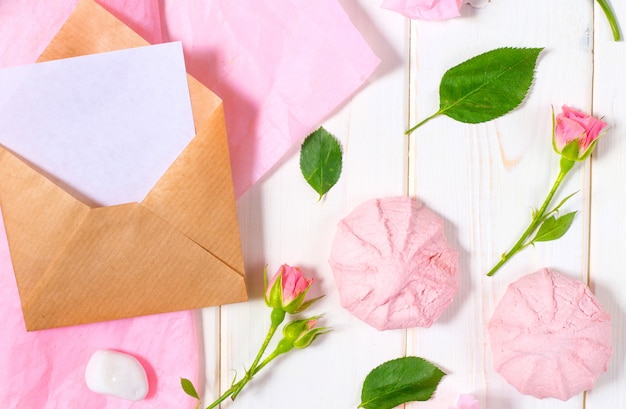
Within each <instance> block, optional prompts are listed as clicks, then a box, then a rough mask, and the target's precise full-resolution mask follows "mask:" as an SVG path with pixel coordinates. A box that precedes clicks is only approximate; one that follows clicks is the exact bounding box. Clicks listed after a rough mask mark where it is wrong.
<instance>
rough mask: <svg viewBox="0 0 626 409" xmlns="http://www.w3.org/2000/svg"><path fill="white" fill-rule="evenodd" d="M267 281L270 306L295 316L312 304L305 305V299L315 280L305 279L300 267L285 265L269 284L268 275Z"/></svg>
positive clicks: (266, 295)
mask: <svg viewBox="0 0 626 409" xmlns="http://www.w3.org/2000/svg"><path fill="white" fill-rule="evenodd" d="M265 281H266V287H265V303H266V304H267V305H268V306H270V307H272V308H276V309H280V310H283V311H285V312H288V313H290V314H293V313H295V312H300V311H302V310H303V309H304V308H306V307H307V306H308V305H310V302H308V303H304V297H305V296H306V293H307V291H308V290H309V287H311V284H313V280H311V279H308V278H306V277H304V275H302V270H300V269H299V268H298V267H292V266H289V265H287V264H283V265H282V266H280V268H279V269H278V271H276V274H274V277H272V279H271V280H269V282H268V281H267V275H266V276H265Z"/></svg>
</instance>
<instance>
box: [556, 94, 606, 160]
mask: <svg viewBox="0 0 626 409" xmlns="http://www.w3.org/2000/svg"><path fill="white" fill-rule="evenodd" d="M606 125H607V124H606V122H603V121H601V120H599V119H597V118H594V117H593V116H591V115H589V114H587V113H585V112H582V111H579V110H577V109H574V108H570V107H568V106H567V105H564V106H563V112H562V113H560V114H558V115H557V116H556V120H555V125H554V135H553V140H552V142H553V144H554V150H555V151H556V152H557V153H559V154H561V155H563V156H565V157H566V158H567V159H569V160H583V159H585V158H586V157H587V156H589V155H588V154H589V153H591V150H593V146H594V145H595V144H594V142H595V141H597V140H598V138H599V137H600V136H601V131H602V130H603V129H604V128H605V127H606ZM574 141H577V142H578V143H577V147H574V145H572V144H571V142H574ZM568 145H570V146H572V149H574V150H573V151H572V150H569V149H566V147H567V146H568Z"/></svg>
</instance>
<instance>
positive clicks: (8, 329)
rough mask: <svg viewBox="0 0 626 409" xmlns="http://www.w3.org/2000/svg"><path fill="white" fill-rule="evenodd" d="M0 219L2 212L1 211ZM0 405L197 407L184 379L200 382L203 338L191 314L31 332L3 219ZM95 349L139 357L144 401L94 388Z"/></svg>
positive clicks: (19, 408) (12, 408) (14, 408)
mask: <svg viewBox="0 0 626 409" xmlns="http://www.w3.org/2000/svg"><path fill="white" fill-rule="evenodd" d="M0 216H1V215H0ZM0 300H1V301H0V322H2V336H0V368H1V370H0V385H2V387H0V406H1V407H2V408H3V409H25V408H37V409H58V408H98V409H162V408H174V407H175V408H181V409H185V408H188V409H191V408H193V407H195V401H194V400H193V399H191V398H188V397H187V396H186V395H185V394H184V392H183V391H182V389H181V387H180V377H187V378H189V379H192V380H193V381H194V382H197V379H198V365H199V363H198V355H199V351H198V341H197V334H196V325H195V317H194V314H193V313H192V312H189V311H186V312H179V313H171V314H162V315H153V316H148V317H140V318H132V319H126V320H119V321H110V322H105V323H98V324H90V325H81V326H76V327H66V328H57V329H51V330H44V331H35V332H26V330H25V326H24V319H23V317H22V310H21V308H20V300H19V296H18V292H17V285H16V283H15V276H14V275H13V267H12V265H11V258H10V255H9V246H8V243H7V239H6V233H5V229H4V223H3V222H2V218H1V217H0ZM98 349H112V350H116V351H120V352H124V353H127V354H130V355H132V356H134V357H135V358H137V359H138V360H139V362H140V363H141V364H142V365H143V367H144V368H145V369H146V373H147V375H148V382H149V387H150V389H149V392H148V396H147V397H146V399H144V400H141V401H137V402H131V401H126V400H122V399H120V398H116V397H110V396H105V395H100V394H97V393H94V392H92V391H90V390H89V389H88V388H87V385H86V384H85V368H86V366H87V362H88V361H89V358H90V357H91V355H92V354H93V353H94V352H95V351H96V350H98Z"/></svg>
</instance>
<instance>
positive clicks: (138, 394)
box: [85, 349, 148, 401]
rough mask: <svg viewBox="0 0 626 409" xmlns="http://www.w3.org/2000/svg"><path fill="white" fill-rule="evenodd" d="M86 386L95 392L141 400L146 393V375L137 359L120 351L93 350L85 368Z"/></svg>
mask: <svg viewBox="0 0 626 409" xmlns="http://www.w3.org/2000/svg"><path fill="white" fill-rule="evenodd" d="M85 381H86V382H87V387H89V389H91V390H92V391H94V392H96V393H102V394H105V395H112V396H116V397H118V398H122V399H127V400H133V401H136V400H141V399H143V398H145V397H146V395H147V394H148V377H147V376H146V371H145V369H144V368H143V366H141V364H140V363H139V361H138V360H137V359H136V358H135V357H133V356H130V355H128V354H124V353H122V352H116V351H110V350H105V349H101V350H99V351H96V352H94V354H93V355H92V356H91V358H90V359H89V362H88V363H87V369H86V370H85Z"/></svg>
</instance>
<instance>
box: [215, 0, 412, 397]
mask: <svg viewBox="0 0 626 409" xmlns="http://www.w3.org/2000/svg"><path fill="white" fill-rule="evenodd" d="M342 5H343V6H344V8H345V9H346V12H347V13H348V15H349V16H350V18H351V19H352V21H353V22H354V24H355V25H356V26H357V27H358V28H359V29H360V30H361V32H362V33H363V34H364V36H365V37H366V39H367V41H368V42H369V44H370V45H371V47H372V48H373V49H374V51H375V52H376V53H377V55H378V56H379V57H381V59H382V60H383V62H382V64H381V66H380V67H379V69H378V70H377V71H376V72H375V74H374V76H373V77H372V78H371V79H370V81H369V82H368V84H366V86H365V87H364V88H363V89H362V90H361V91H360V92H359V93H358V94H357V95H356V96H355V97H354V98H353V99H352V100H351V101H349V102H348V103H347V104H346V105H345V106H344V107H343V109H341V110H340V111H339V112H337V113H335V115H333V116H332V118H329V119H328V120H327V121H326V122H325V123H324V124H323V125H324V127H326V129H328V130H329V131H330V132H332V133H333V134H335V135H336V136H337V138H338V139H340V141H341V144H342V146H343V150H344V168H343V174H342V176H341V179H340V181H339V183H338V184H337V185H336V186H335V187H334V188H333V189H332V190H331V191H330V193H329V194H328V195H327V196H326V197H325V198H324V199H323V200H322V201H321V202H318V201H317V194H316V193H315V192H314V191H313V190H312V189H311V188H310V187H309V186H308V185H307V184H306V182H305V181H304V179H303V177H302V176H301V174H300V170H299V147H295V148H294V149H292V150H291V152H290V153H289V154H288V155H287V157H286V158H285V159H284V160H283V161H282V163H280V164H279V165H278V166H277V167H276V169H275V171H273V172H272V173H271V174H270V175H269V176H268V177H267V178H265V180H264V181H262V182H261V183H259V184H257V185H256V186H254V187H253V188H252V189H251V190H250V191H249V192H248V193H246V194H245V195H244V196H243V197H242V198H241V199H240V200H239V203H238V205H239V208H238V209H239V220H240V224H241V231H242V238H243V246H244V257H245V262H246V268H247V272H248V277H247V278H248V288H249V291H250V296H251V301H250V302H247V303H243V304H238V305H231V306H225V307H223V308H222V318H221V321H222V328H221V345H222V346H221V348H222V354H221V388H222V390H224V389H226V388H227V387H228V386H229V384H230V380H231V379H232V376H233V374H234V372H233V370H236V371H237V372H238V373H239V376H241V375H242V374H243V372H242V371H243V367H244V365H249V364H250V362H252V359H253V358H254V355H255V354H256V351H257V349H258V347H259V346H260V344H261V343H262V341H263V338H264V336H265V331H266V330H267V328H268V326H269V312H270V311H269V308H267V307H265V306H264V302H263V299H262V297H263V296H262V293H263V290H262V287H263V280H262V269H263V266H264V265H265V264H267V265H268V268H269V270H270V271H271V273H272V274H273V273H274V271H275V270H276V269H277V268H278V267H279V265H280V264H282V263H288V264H291V265H299V266H301V267H302V268H303V270H304V271H305V273H307V274H308V275H311V276H314V277H315V278H316V283H315V284H314V287H313V289H312V290H311V291H312V293H313V294H312V295H320V294H326V297H325V298H324V299H322V300H321V301H320V302H319V303H318V304H316V305H315V306H313V307H312V308H311V311H310V312H307V313H306V315H307V316H309V315H311V314H319V313H322V312H327V315H325V317H324V318H323V319H322V320H321V325H325V326H332V327H333V328H334V331H333V332H331V333H330V334H328V335H325V336H324V337H322V338H320V339H318V340H316V341H315V343H314V344H313V345H312V346H311V347H309V348H308V349H305V350H296V351H294V352H290V353H289V354H288V355H287V356H283V357H281V358H279V359H277V360H276V361H275V362H273V363H272V364H271V367H268V369H267V370H264V373H261V374H259V375H258V376H257V377H256V378H255V379H254V381H253V383H252V384H251V385H250V386H249V387H248V388H247V389H246V390H245V391H244V392H243V393H242V394H241V395H240V396H239V397H238V398H237V400H236V401H235V402H234V403H232V402H227V403H225V404H223V405H222V407H223V408H237V409H240V408H255V409H258V408H272V409H281V408H282V409H293V408H294V407H297V408H299V409H308V408H311V409H312V408H316V409H318V408H349V407H357V406H358V404H359V402H360V388H361V384H362V382H363V379H364V378H365V376H366V374H367V373H368V372H369V371H370V370H371V369H373V368H374V367H375V366H377V365H378V364H380V363H382V362H383V361H385V360H388V359H392V358H396V357H399V356H402V355H403V353H404V341H405V334H404V332H403V331H395V332H379V331H377V330H375V329H373V328H371V327H369V326H368V325H366V324H364V323H362V322H361V321H359V320H358V319H357V318H355V317H353V316H352V315H351V314H349V313H348V312H347V311H346V310H344V309H343V308H341V307H340V304H339V299H338V294H337V291H336V288H335V284H334V279H333V276H332V272H331V270H330V267H329V266H328V262H327V260H328V257H329V253H330V245H331V242H332V239H333V236H334V233H335V226H336V224H337V222H338V221H339V220H340V219H342V218H343V217H345V216H347V214H348V213H349V212H350V211H351V210H352V209H353V208H354V207H356V206H357V205H358V204H360V203H361V202H362V201H364V200H367V199H370V198H374V197H380V196H387V195H401V194H404V193H405V188H406V154H407V143H406V140H405V138H403V137H402V136H401V134H402V131H403V129H404V127H405V126H406V119H405V118H406V112H407V111H406V100H407V98H408V94H407V78H406V76H407V68H406V55H407V50H408V28H407V25H406V23H405V22H404V21H402V20H400V21H399V20H398V19H397V18H396V16H395V15H393V14H391V13H389V12H385V11H383V10H381V9H380V8H379V4H377V2H370V1H365V0H362V1H343V2H342ZM277 338H279V337H277ZM273 345H275V344H274V343H272V344H271V346H270V349H271V348H273ZM312 391H314V392H312Z"/></svg>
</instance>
